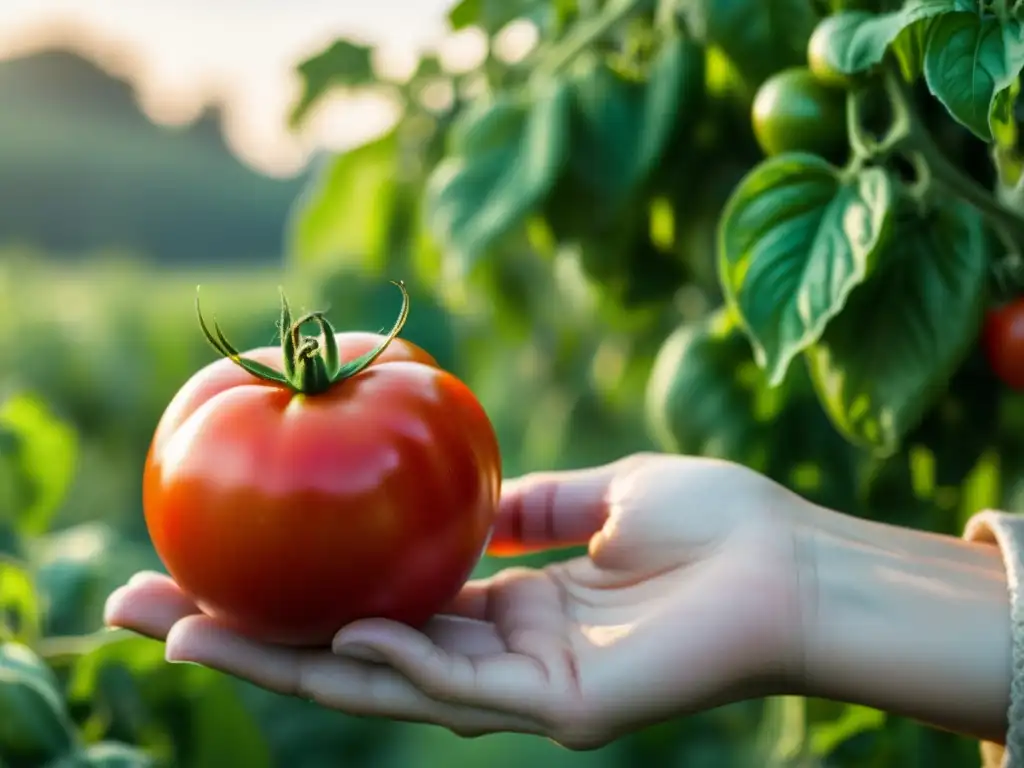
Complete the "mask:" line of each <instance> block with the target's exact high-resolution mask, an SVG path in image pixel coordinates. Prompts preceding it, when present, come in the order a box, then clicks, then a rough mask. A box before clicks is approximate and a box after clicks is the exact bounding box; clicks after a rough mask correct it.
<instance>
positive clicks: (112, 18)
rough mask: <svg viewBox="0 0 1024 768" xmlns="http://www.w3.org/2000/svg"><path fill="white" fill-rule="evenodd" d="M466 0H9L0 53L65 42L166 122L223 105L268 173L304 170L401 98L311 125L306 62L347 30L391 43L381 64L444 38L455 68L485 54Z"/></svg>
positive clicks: (344, 107)
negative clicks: (302, 104) (463, 23)
mask: <svg viewBox="0 0 1024 768" xmlns="http://www.w3.org/2000/svg"><path fill="white" fill-rule="evenodd" d="M453 2H454V0H0V59H3V58H9V57H15V56H19V55H24V54H26V53H30V52H32V51H34V50H39V49H40V48H46V47H52V46H54V45H61V46H64V47H69V48H72V49H77V50H79V52H81V53H84V54H86V55H88V56H89V57H90V58H92V59H94V60H96V61H97V63H99V64H100V65H101V66H103V67H104V68H105V69H107V70H108V71H110V72H111V73H112V74H116V75H118V76H120V77H123V78H126V79H128V80H130V81H131V83H132V85H133V86H134V87H135V89H136V93H137V96H138V99H139V102H140V105H141V106H142V108H143V109H144V110H145V112H146V113H147V114H148V115H149V116H150V117H151V118H152V119H154V120H156V121H157V122H167V123H182V122H187V121H189V120H191V119H194V118H195V117H196V116H198V114H199V113H200V112H201V110H202V108H203V106H204V105H205V104H206V103H209V102H219V103H221V104H223V106H224V110H225V124H224V130H225V137H226V139H227V140H228V143H229V144H230V146H231V147H232V149H233V150H234V151H235V152H236V153H237V154H238V155H239V156H240V157H241V158H242V159H243V160H244V161H246V162H248V163H249V164H251V165H253V166H254V167H256V168H258V169H259V170H262V171H264V172H266V173H269V174H273V175H290V174H292V173H296V172H298V171H299V170H300V169H301V168H302V167H303V166H304V165H305V163H306V161H307V160H308V158H309V156H310V154H311V152H313V151H314V150H315V149H318V148H329V149H336V150H337V149H344V148H346V147H349V146H353V145H356V144H358V143H361V142H362V141H365V140H366V139H368V138H372V137H373V136H375V135H377V134H379V133H380V132H381V131H382V130H385V129H386V128H387V126H388V125H389V124H390V121H391V120H392V119H393V115H394V112H393V107H391V106H390V105H388V104H387V102H385V101H383V100H381V99H379V98H373V97H366V96H364V97H361V98H352V97H339V98H335V99H332V100H331V103H330V104H329V105H328V106H327V107H326V108H324V109H322V110H321V111H320V112H319V113H318V114H317V115H316V116H315V119H314V120H313V122H312V124H311V125H310V126H309V127H308V128H307V129H305V130H304V131H303V132H302V134H301V135H295V134H292V133H291V132H289V130H288V129H287V127H286V125H285V120H286V116H287V113H288V111H289V107H290V106H291V104H292V102H293V100H294V99H295V97H296V95H297V93H298V87H299V84H298V80H297V78H296V75H295V73H294V68H295V65H296V64H297V63H298V62H299V61H301V60H302V59H303V58H305V57H306V56H308V55H310V54H311V53H315V52H316V51H318V50H319V49H321V48H323V47H325V46H326V45H327V44H329V43H330V42H331V41H332V40H334V39H335V38H337V37H349V38H353V39H358V40H362V41H364V42H369V43H374V44H377V45H379V46H380V63H381V64H382V65H383V66H386V67H387V68H389V69H392V70H394V71H403V70H406V69H411V67H412V65H413V64H414V63H415V60H416V56H417V52H418V51H421V50H425V49H429V48H435V47H439V48H440V52H441V54H442V61H443V62H447V63H448V64H450V66H452V67H453V68H461V67H464V66H471V65H472V63H473V62H474V61H475V60H476V59H477V57H478V56H480V55H482V52H483V48H482V44H483V41H482V38H481V37H480V35H479V34H478V33H477V32H476V31H468V32H463V33H459V34H458V35H454V36H453V35H451V33H450V31H449V30H448V28H447V24H446V21H445V13H446V11H447V9H448V7H449V6H450V5H451V4H452V3H453Z"/></svg>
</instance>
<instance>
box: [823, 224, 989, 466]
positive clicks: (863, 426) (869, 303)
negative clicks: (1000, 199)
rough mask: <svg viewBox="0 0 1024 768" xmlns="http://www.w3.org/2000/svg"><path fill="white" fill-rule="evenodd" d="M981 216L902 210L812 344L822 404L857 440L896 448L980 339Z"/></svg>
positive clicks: (884, 450)
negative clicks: (874, 265) (865, 275)
mask: <svg viewBox="0 0 1024 768" xmlns="http://www.w3.org/2000/svg"><path fill="white" fill-rule="evenodd" d="M986 243H987V240H986V238H985V236H984V228H983V224H982V221H981V218H980V215H979V214H978V213H977V212H976V211H974V209H972V208H968V207H967V206H958V205H948V206H946V207H944V208H942V209H938V210H936V211H935V212H933V213H931V214H929V215H925V216H921V215H918V214H917V213H916V212H904V213H903V214H902V215H901V218H900V221H899V224H898V226H897V228H896V232H895V233H894V235H893V237H892V239H891V240H890V243H889V244H888V245H887V246H886V248H885V249H884V252H883V255H882V258H881V260H880V265H879V268H878V271H877V272H876V274H875V275H874V276H873V277H872V278H871V279H870V280H869V281H868V282H866V283H864V285H862V286H861V287H860V288H859V289H857V290H855V291H854V292H853V293H852V294H851V296H850V299H849V301H848V303H847V307H846V309H845V310H844V311H843V313H842V314H841V315H839V317H837V318H836V319H834V320H833V321H832V322H831V323H830V324H829V327H828V329H827V330H826V331H825V333H824V334H823V335H822V337H821V339H820V340H819V341H818V342H817V343H816V344H814V345H813V346H812V347H810V348H809V349H808V350H807V353H806V354H807V360H808V363H809V365H810V371H811V377H812V379H813V381H814V385H815V389H816V390H817V392H818V396H819V398H820V399H821V401H822V404H823V405H824V406H825V410H826V411H827V412H828V414H829V416H830V417H831V418H832V420H833V421H834V422H835V424H836V426H837V427H838V428H839V429H840V430H841V431H842V432H843V433H844V434H845V435H846V436H847V437H848V438H849V439H850V440H851V441H853V442H855V443H857V444H860V445H863V446H867V447H870V448H872V449H874V450H876V451H877V452H878V453H879V454H880V455H888V454H891V453H892V452H893V451H895V450H896V449H897V448H898V447H899V446H900V443H901V440H902V438H903V437H904V436H905V435H906V434H907V432H908V431H909V430H911V429H912V428H914V427H915V426H917V424H918V422H919V421H920V418H921V417H922V415H923V414H924V412H925V411H926V410H927V409H928V408H929V407H930V406H931V404H932V403H933V402H935V400H936V398H937V397H938V396H939V395H940V394H941V392H942V388H943V387H944V385H945V384H946V383H947V382H948V380H949V377H950V376H951V375H952V373H953V371H954V370H955V369H956V367H957V366H958V365H959V364H960V362H961V361H962V360H963V359H964V356H965V354H966V352H967V350H968V349H969V347H970V346H971V345H972V344H973V343H974V341H975V339H976V338H977V333H978V329H979V326H980V323H981V319H982V312H983V308H984V302H985V297H986V286H987V274H988V258H987V256H986V253H987V251H986Z"/></svg>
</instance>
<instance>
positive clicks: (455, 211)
mask: <svg viewBox="0 0 1024 768" xmlns="http://www.w3.org/2000/svg"><path fill="white" fill-rule="evenodd" d="M569 105H570V98H569V89H568V87H567V86H566V85H565V83H564V82H561V81H554V82H552V83H550V84H549V87H548V88H546V89H545V90H544V91H543V92H540V93H538V95H537V97H536V100H535V101H534V103H533V105H532V106H531V108H530V112H529V114H528V116H527V117H526V120H525V121H524V123H523V125H522V128H521V130H520V131H517V132H516V134H515V135H514V136H510V137H508V138H507V140H506V141H504V142H502V143H497V144H493V145H492V144H490V143H489V142H487V143H486V146H487V149H486V150H484V151H480V152H474V153H472V154H463V155H458V156H453V157H449V158H448V159H446V160H444V161H442V162H441V163H440V164H439V165H438V166H437V168H435V170H434V172H433V174H432V175H431V177H430V180H429V182H428V187H427V194H426V208H427V220H428V222H429V224H430V227H431V229H432V231H433V232H434V233H435V235H436V236H437V237H438V239H439V240H440V241H441V242H442V244H443V245H445V246H446V247H448V248H450V249H451V251H452V255H453V256H454V258H455V259H456V260H457V262H456V263H461V265H462V266H463V267H464V268H465V267H469V266H470V265H472V264H473V263H474V262H475V261H477V260H478V259H479V258H480V257H481V256H483V255H484V254H485V253H486V252H487V251H488V250H489V249H490V248H491V247H492V246H494V245H495V244H496V243H497V242H498V241H499V240H500V239H501V238H502V237H503V236H504V235H506V234H507V233H509V232H510V231H512V230H513V229H514V228H516V227H517V226H519V225H521V224H522V223H523V222H524V221H525V219H526V217H527V216H528V215H529V213H530V212H531V211H532V210H533V209H534V208H535V207H536V206H537V205H538V204H539V203H540V202H541V200H543V198H544V196H545V195H546V194H547V193H548V191H549V190H550V189H551V187H552V185H553V184H554V182H555V180H556V179H557V178H558V176H559V174H560V173H561V171H562V168H563V166H564V165H565V162H566V160H567V157H568V151H567V150H568V142H569V124H570V110H569ZM481 148H482V147H481Z"/></svg>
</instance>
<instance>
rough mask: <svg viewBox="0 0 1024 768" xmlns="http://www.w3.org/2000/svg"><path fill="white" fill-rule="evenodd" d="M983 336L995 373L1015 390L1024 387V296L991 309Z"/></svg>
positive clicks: (986, 351)
mask: <svg viewBox="0 0 1024 768" xmlns="http://www.w3.org/2000/svg"><path fill="white" fill-rule="evenodd" d="M983 339H984V344H985V353H986V355H987V356H988V361H989V365H991V366H992V370H993V372H994V373H995V374H996V376H998V377H999V378H1000V379H1001V380H1002V381H1003V382H1004V383H1005V384H1006V385H1007V386H1009V387H1012V388H1013V389H1024V298H1021V299H1016V300H1015V301H1011V302H1009V303H1007V304H1004V305H1003V306H1001V307H999V308H997V309H994V310H992V311H990V312H989V313H988V316H987V318H986V319H985V328H984V332H983Z"/></svg>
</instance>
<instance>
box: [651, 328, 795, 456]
mask: <svg viewBox="0 0 1024 768" xmlns="http://www.w3.org/2000/svg"><path fill="white" fill-rule="evenodd" d="M784 399H785V394H784V392H783V391H782V390H780V389H769V388H768V382H767V379H766V378H765V375H764V372H763V371H762V370H761V369H760V368H758V367H757V364H756V363H755V362H754V359H753V356H752V354H751V350H750V342H749V341H748V340H747V338H746V336H745V335H744V334H743V331H742V330H741V329H740V327H739V325H738V323H737V322H736V320H735V318H734V317H733V316H732V315H731V314H730V313H729V312H728V311H726V310H725V309H720V310H718V311H717V312H715V313H713V314H711V315H709V316H708V317H707V318H705V319H704V320H703V321H702V322H701V323H699V324H686V325H682V326H680V327H679V328H678V329H677V330H675V331H674V332H673V333H672V334H671V335H669V337H668V338H667V339H666V340H665V342H664V343H663V344H662V346H661V349H660V350H659V352H658V355H657V357H656V358H655V361H654V366H653V367H652V369H651V376H650V379H649V380H648V383H647V393H646V398H645V406H646V412H647V423H648V428H649V430H650V432H651V435H652V436H653V437H654V439H655V442H656V443H657V444H658V445H659V446H660V447H661V449H662V450H665V451H670V452H672V453H679V454H684V455H696V456H713V457H716V458H722V459H728V460H730V461H736V462H739V463H741V464H745V465H747V466H750V467H754V468H757V469H763V468H764V466H765V462H766V460H767V455H766V440H767V437H768V434H767V432H766V430H765V426H764V421H766V420H769V419H771V417H772V416H773V415H774V414H775V413H777V412H778V411H779V409H780V407H781V405H782V402H783V401H784ZM758 417H760V420H759V418H758Z"/></svg>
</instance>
